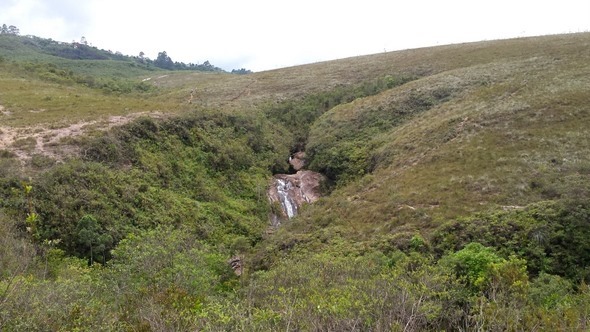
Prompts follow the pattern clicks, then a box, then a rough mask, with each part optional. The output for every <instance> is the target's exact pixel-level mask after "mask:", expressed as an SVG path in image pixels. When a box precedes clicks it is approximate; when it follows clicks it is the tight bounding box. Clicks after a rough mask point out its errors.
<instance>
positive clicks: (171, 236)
mask: <svg viewBox="0 0 590 332" xmlns="http://www.w3.org/2000/svg"><path fill="white" fill-rule="evenodd" d="M0 43H4V44H0V45H2V48H3V52H5V53H3V54H4V55H3V57H2V61H1V62H0V73H1V76H0V77H1V78H0V105H1V109H0V110H1V111H2V113H0V137H1V138H2V145H0V164H1V168H0V197H2V200H1V203H0V209H1V210H0V227H1V229H0V234H1V235H0V245H1V246H2V247H3V248H5V250H4V251H3V252H2V253H0V330H7V331H20V330H44V329H49V330H63V331H69V330H80V331H85V330H88V331H97V330H117V331H118V330H121V331H124V330H125V331H129V330H133V331H150V330H158V331H159V330H175V331H184V330H187V331H188V330H201V329H202V330H212V331H222V330H243V331H270V330H287V331H289V330H299V331H310V330H313V331H320V330H321V331H324V330H325V331H360V330H362V331H365V330H366V331H369V330H371V331H391V330H393V331H402V330H403V331H422V330H432V331H440V330H449V331H456V330H478V329H480V330H491V331H505V330H568V331H569V330H571V331H584V330H587V328H588V326H589V324H590V302H589V300H588V299H590V296H589V295H590V294H589V289H588V286H587V284H588V282H590V254H589V253H590V241H589V240H588V238H590V202H589V201H588V195H589V192H588V190H589V189H588V188H590V157H589V156H590V138H589V137H588V135H586V127H587V126H588V124H589V122H590V109H589V106H588V105H590V34H588V33H584V34H571V35H558V36H545V37H535V38H520V39H512V40H501V41H488V42H479V43H470V44H458V45H449V46H441V47H433V48H424V49H415V50H406V51H399V52H390V53H383V54H375V55H371V56H364V57H355V58H349V59H342V60H337V61H329V62H322V63H315V64H310V65H304V66H297V67H290V68H283V69H277V70H272V71H267V72H261V73H253V74H248V75H231V74H227V73H220V72H206V73H205V72H165V71H161V70H154V71H151V70H150V69H148V68H144V67H141V66H137V65H133V64H132V63H128V62H125V61H124V60H117V59H111V60H74V59H64V58H56V57H55V56H54V55H51V54H48V53H46V52H40V51H39V49H36V48H34V47H32V46H31V45H28V46H27V45H24V46H23V45H22V44H14V41H10V40H3V39H2V38H0ZM11 43H12V44H11ZM11 45H12V46H11ZM19 45H20V46H19ZM115 72H116V73H117V74H115ZM191 91H192V93H193V99H192V100H191V102H190V103H189V98H190V95H191ZM299 150H304V151H305V152H306V153H307V158H308V160H307V162H308V165H307V167H308V168H310V169H312V170H315V171H318V172H321V173H322V174H324V175H325V176H326V178H327V181H326V182H325V183H324V184H323V188H324V197H323V198H322V199H320V200H319V201H318V202H316V203H315V204H313V205H309V206H305V207H304V208H303V209H301V211H300V212H301V214H300V215H299V216H297V217H296V218H294V219H291V220H289V221H288V222H285V223H283V224H282V226H281V227H280V228H279V229H270V228H269V215H270V213H271V212H272V211H273V209H275V208H276V207H274V206H271V205H270V204H269V203H268V200H267V197H266V189H267V186H268V185H269V183H270V182H269V181H270V178H271V176H272V175H273V174H276V173H283V172H287V171H288V169H289V167H288V166H289V165H288V163H287V158H288V156H289V154H290V153H292V152H296V151H299ZM235 256H239V257H240V258H241V262H242V264H243V267H244V273H243V274H242V275H241V276H237V275H235V274H234V272H233V271H232V270H231V268H230V266H229V264H228V260H229V259H230V258H231V257H235ZM39 304H42V305H39ZM23 312H26V313H27V314H26V315H23V314H22V313H23Z"/></svg>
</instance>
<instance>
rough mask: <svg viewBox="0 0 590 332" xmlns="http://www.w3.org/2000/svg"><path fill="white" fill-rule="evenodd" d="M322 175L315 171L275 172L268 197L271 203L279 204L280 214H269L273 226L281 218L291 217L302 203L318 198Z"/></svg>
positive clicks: (278, 222) (311, 201)
mask: <svg viewBox="0 0 590 332" xmlns="http://www.w3.org/2000/svg"><path fill="white" fill-rule="evenodd" d="M322 179H323V175H321V174H320V173H317V172H313V171H308V170H300V171H298V172H297V173H296V174H277V175H275V176H274V179H273V181H272V184H271V187H270V189H269V191H268V197H269V200H270V202H271V204H277V203H278V204H279V205H280V207H281V216H276V215H275V216H271V222H272V224H273V226H277V225H278V224H280V220H281V219H285V218H293V217H294V216H296V215H297V211H298V210H299V208H301V206H302V205H303V204H309V203H313V202H315V201H316V200H318V199H319V198H320V183H321V181H322Z"/></svg>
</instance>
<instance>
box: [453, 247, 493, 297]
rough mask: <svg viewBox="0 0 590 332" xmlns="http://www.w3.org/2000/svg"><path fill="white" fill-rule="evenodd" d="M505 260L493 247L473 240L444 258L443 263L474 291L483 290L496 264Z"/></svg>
mask: <svg viewBox="0 0 590 332" xmlns="http://www.w3.org/2000/svg"><path fill="white" fill-rule="evenodd" d="M501 262H503V259H502V258H500V257H499V256H498V255H497V254H496V253H495V252H494V250H493V249H492V248H489V247H484V246H483V245H481V244H480V243H476V242H472V243H469V244H467V245H466V246H465V248H463V249H461V250H459V251H457V252H455V253H453V254H450V255H448V256H446V257H444V258H443V260H442V264H443V265H447V266H449V267H450V268H451V269H452V270H453V271H455V273H456V275H457V277H458V278H459V279H460V280H462V281H463V282H464V283H465V284H466V285H467V286H468V287H470V288H471V289H472V290H473V291H481V290H482V289H483V288H485V287H486V286H487V284H488V283H489V281H490V278H491V274H492V270H493V268H494V264H498V263H501Z"/></svg>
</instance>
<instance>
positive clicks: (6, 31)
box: [0, 24, 20, 35]
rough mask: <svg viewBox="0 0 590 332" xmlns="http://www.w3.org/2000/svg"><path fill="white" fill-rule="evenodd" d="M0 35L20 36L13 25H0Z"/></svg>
mask: <svg viewBox="0 0 590 332" xmlns="http://www.w3.org/2000/svg"><path fill="white" fill-rule="evenodd" d="M0 34H3V35H19V34H20V30H19V29H18V28H17V27H16V26H14V25H10V26H6V24H2V27H1V28H0Z"/></svg>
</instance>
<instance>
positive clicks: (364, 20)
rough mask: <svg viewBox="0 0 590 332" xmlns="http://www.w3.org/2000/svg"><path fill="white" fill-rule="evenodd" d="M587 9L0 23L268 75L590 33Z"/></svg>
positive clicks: (501, 7) (329, 7) (275, 7)
mask: <svg viewBox="0 0 590 332" xmlns="http://www.w3.org/2000/svg"><path fill="white" fill-rule="evenodd" d="M589 17H590V1H579V0H578V1H574V0H562V1H560V2H557V3H556V2H555V1H544V0H541V1H528V0H525V1H518V0H516V1H515V0H510V1H505V0H498V1H496V2H493V3H489V2H488V3H476V2H475V1H453V0H450V1H444V2H443V1H434V0H421V1H412V2H407V3H399V4H396V3H394V2H391V1H377V0H365V1H362V2H359V1H342V2H332V1H317V0H316V1H310V0H300V1H297V2H279V1H269V0H252V1H247V2H246V1H238V0H221V1H215V2H204V1H192V2H190V3H187V2H186V1H181V0H168V1H165V2H150V1H145V0H143V1H140V0H101V1H99V0H85V1H80V0H0V24H2V23H4V24H7V25H15V26H17V27H18V28H19V29H20V32H21V34H22V35H35V36H39V37H43V38H51V39H54V40H58V41H65V42H71V41H74V40H75V41H79V40H80V39H81V37H85V38H86V40H87V41H88V42H89V43H91V44H92V45H94V46H96V47H98V48H101V49H107V50H112V51H113V52H115V51H118V52H121V53H123V54H126V55H138V54H139V53H140V52H144V53H145V54H146V56H148V57H150V58H152V59H155V58H156V57H157V55H158V53H159V52H161V51H166V52H167V54H168V55H169V56H170V57H171V58H172V60H174V61H181V62H185V63H190V62H192V63H203V62H204V61H209V62H210V63H211V64H213V65H215V66H218V67H221V68H223V69H225V70H228V71H229V70H231V69H239V68H246V69H250V70H253V71H263V70H270V69H275V68H280V67H289V66H294V65H301V64H306V63H313V62H318V61H326V60H333V59H340V58H346V57H351V56H357V55H366V54H374V53H380V52H384V51H395V50H403V49H411V48H418V47H427V46H435V45H445V44H454V43H463V42H472V41H481V40H494V39H505V38H516V37H524V36H538V35H548V34H561V33H572V32H583V31H590V19H589Z"/></svg>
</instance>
